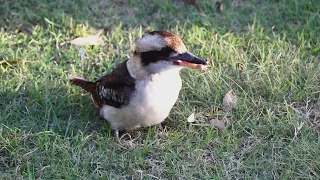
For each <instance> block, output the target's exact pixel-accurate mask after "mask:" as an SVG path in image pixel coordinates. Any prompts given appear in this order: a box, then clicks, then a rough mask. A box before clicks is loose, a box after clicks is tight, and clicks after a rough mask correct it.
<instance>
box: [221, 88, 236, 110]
mask: <svg viewBox="0 0 320 180" xmlns="http://www.w3.org/2000/svg"><path fill="white" fill-rule="evenodd" d="M222 105H223V107H224V108H226V109H231V108H235V107H236V106H237V97H236V96H235V95H234V94H233V93H232V90H230V91H229V92H228V93H227V94H226V95H225V96H224V98H223V101H222Z"/></svg>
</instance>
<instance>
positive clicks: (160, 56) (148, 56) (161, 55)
mask: <svg viewBox="0 0 320 180" xmlns="http://www.w3.org/2000/svg"><path fill="white" fill-rule="evenodd" d="M172 52H175V51H174V50H173V49H172V48H170V47H164V48H162V49H161V50H158V51H148V52H141V53H140V58H141V62H142V65H143V66H148V65H149V64H150V63H155V62H157V61H159V60H166V59H167V58H168V57H169V55H170V54H171V53H172ZM136 54H137V53H136Z"/></svg>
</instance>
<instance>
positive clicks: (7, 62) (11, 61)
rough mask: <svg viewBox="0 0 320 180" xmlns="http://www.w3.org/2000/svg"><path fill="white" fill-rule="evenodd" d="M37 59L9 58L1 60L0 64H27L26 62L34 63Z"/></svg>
mask: <svg viewBox="0 0 320 180" xmlns="http://www.w3.org/2000/svg"><path fill="white" fill-rule="evenodd" d="M34 62H35V61H17V60H7V61H0V65H3V66H6V65H15V64H26V63H34Z"/></svg>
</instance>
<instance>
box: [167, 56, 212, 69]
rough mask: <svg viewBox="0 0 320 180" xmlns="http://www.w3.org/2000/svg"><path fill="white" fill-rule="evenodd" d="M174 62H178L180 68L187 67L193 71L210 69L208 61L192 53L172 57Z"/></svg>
mask: <svg viewBox="0 0 320 180" xmlns="http://www.w3.org/2000/svg"><path fill="white" fill-rule="evenodd" d="M170 58H171V59H172V61H174V62H176V63H177V64H178V65H180V66H185V67H188V68H191V69H200V70H203V69H206V68H207V67H208V61H207V60H203V59H200V58H198V57H196V56H194V55H192V54H191V53H188V52H185V53H181V54H177V55H174V56H171V57H170Z"/></svg>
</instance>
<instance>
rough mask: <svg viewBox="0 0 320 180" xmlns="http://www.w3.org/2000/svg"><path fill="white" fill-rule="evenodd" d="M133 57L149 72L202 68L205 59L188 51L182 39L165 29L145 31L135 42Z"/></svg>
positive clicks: (204, 65) (204, 64) (205, 62)
mask: <svg viewBox="0 0 320 180" xmlns="http://www.w3.org/2000/svg"><path fill="white" fill-rule="evenodd" d="M134 57H135V58H136V59H139V63H140V65H141V66H142V67H144V68H146V69H148V70H149V71H150V72H151V73H159V72H162V71H166V70H168V69H178V70H180V69H181V68H182V67H188V68H192V69H204V68H205V67H206V66H207V61H206V60H203V59H200V58H198V57H196V56H194V55H193V54H191V53H190V52H188V50H187V48H186V46H185V45H184V43H183V41H182V40H181V39H180V38H179V37H178V36H176V35H174V34H172V33H170V32H167V31H153V32H149V33H146V34H145V35H143V36H142V37H141V38H140V39H138V40H137V41H136V43H135V50H134Z"/></svg>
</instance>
